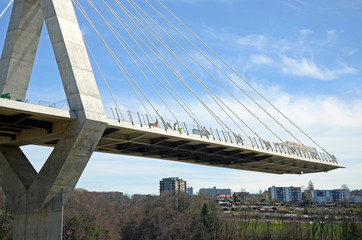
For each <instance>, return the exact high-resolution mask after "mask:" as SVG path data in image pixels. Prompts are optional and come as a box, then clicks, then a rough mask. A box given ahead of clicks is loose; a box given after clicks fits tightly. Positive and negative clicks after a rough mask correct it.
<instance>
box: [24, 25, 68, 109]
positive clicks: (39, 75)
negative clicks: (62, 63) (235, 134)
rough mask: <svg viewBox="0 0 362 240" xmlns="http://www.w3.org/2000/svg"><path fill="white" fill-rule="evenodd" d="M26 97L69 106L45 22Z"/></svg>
mask: <svg viewBox="0 0 362 240" xmlns="http://www.w3.org/2000/svg"><path fill="white" fill-rule="evenodd" d="M26 99H28V101H29V102H31V103H34V104H39V105H45V106H52V107H56V108H67V103H66V95H65V91H64V87H63V84H62V79H61V76H60V73H59V69H58V65H57V62H56V59H55V55H54V51H53V47H52V44H51V42H50V38H49V34H48V30H47V27H46V24H45V23H44V25H43V30H42V33H41V36H40V41H39V45H38V49H37V53H36V57H35V60H34V65H33V70H32V73H31V77H30V82H29V87H28V91H27V94H26Z"/></svg>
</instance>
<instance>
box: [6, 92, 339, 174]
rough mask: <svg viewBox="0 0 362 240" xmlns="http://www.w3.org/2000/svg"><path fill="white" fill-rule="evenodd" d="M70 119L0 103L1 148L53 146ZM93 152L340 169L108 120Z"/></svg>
mask: <svg viewBox="0 0 362 240" xmlns="http://www.w3.org/2000/svg"><path fill="white" fill-rule="evenodd" d="M75 118H76V116H74V115H73V116H72V113H71V112H69V111H67V110H61V109H55V108H50V107H44V106H37V105H32V104H26V103H22V102H16V101H10V100H4V99H0V144H3V145H14V146H23V145H28V144H34V145H42V146H50V147H52V146H55V145H56V144H57V142H58V141H59V139H60V136H61V135H62V133H63V131H64V130H65V129H66V127H67V126H68V124H70V123H71V122H73V121H75ZM96 151H98V152H105V153H113V154H122V155H131V156H142V157H149V158H157V159H164V160H171V161H178V162H184V163H194V164H202V165H207V166H215V167H224V168H232V169H240V170H251V171H258V172H266V173H274V174H302V173H303V174H305V173H316V172H326V171H330V170H333V169H336V168H341V167H344V165H343V164H340V163H335V162H330V161H321V160H315V159H308V158H302V157H298V156H296V155H290V154H285V153H280V152H276V151H272V150H265V149H261V148H260V149H259V148H256V147H252V146H249V145H242V144H240V143H239V144H236V143H231V142H225V141H219V140H214V139H212V138H207V137H201V136H200V135H193V134H186V133H182V134H181V133H180V132H178V131H173V130H170V129H169V130H167V131H165V129H161V128H156V127H152V128H150V127H149V126H141V125H139V124H132V123H130V122H122V121H121V122H118V121H117V120H114V119H108V126H107V128H106V130H105V131H104V133H103V136H102V138H101V140H100V142H99V143H98V145H97V147H96Z"/></svg>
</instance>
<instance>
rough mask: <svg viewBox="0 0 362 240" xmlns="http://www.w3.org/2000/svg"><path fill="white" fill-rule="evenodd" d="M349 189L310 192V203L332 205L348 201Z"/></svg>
mask: <svg viewBox="0 0 362 240" xmlns="http://www.w3.org/2000/svg"><path fill="white" fill-rule="evenodd" d="M349 198H350V191H349V189H348V188H347V189H346V188H345V189H334V190H311V201H312V202H314V203H334V202H340V201H349Z"/></svg>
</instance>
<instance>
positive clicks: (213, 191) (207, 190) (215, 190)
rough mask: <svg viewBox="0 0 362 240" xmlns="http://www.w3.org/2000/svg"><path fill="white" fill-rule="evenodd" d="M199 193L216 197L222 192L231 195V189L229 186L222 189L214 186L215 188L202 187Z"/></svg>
mask: <svg viewBox="0 0 362 240" xmlns="http://www.w3.org/2000/svg"><path fill="white" fill-rule="evenodd" d="M199 194H202V195H208V196H211V197H216V196H217V195H220V194H224V195H231V189H229V188H225V189H220V188H216V187H213V188H201V189H200V190H199Z"/></svg>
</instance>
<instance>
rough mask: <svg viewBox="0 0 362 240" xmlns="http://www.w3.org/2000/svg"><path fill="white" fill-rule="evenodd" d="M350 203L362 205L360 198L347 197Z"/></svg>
mask: <svg viewBox="0 0 362 240" xmlns="http://www.w3.org/2000/svg"><path fill="white" fill-rule="evenodd" d="M349 202H350V203H362V196H351V197H349Z"/></svg>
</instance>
